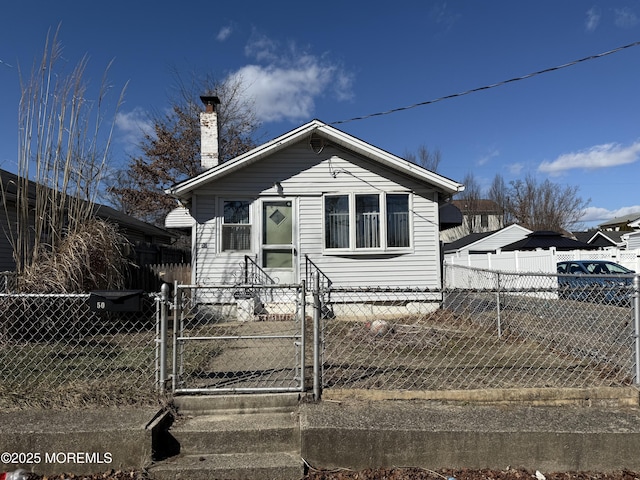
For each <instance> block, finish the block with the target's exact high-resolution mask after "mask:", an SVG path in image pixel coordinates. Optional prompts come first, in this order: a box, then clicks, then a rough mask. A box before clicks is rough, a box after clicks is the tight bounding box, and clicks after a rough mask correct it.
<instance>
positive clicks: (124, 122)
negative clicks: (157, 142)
mask: <svg viewBox="0 0 640 480" xmlns="http://www.w3.org/2000/svg"><path fill="white" fill-rule="evenodd" d="M115 123H116V128H117V129H118V131H119V132H120V136H119V140H120V141H121V142H122V143H125V144H128V145H138V144H139V143H140V140H141V139H142V137H143V136H144V135H145V134H146V133H153V124H152V123H151V121H150V119H149V116H148V115H147V114H146V112H145V111H143V110H142V109H140V108H136V109H133V110H131V111H130V112H122V111H120V112H118V114H117V115H116V121H115Z"/></svg>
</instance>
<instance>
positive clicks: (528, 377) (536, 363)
mask: <svg viewBox="0 0 640 480" xmlns="http://www.w3.org/2000/svg"><path fill="white" fill-rule="evenodd" d="M596 277H597V276H589V279H592V278H596ZM444 278H445V286H444V288H442V289H436V290H427V289H411V288H405V289H397V288H388V289H387V288H375V289H371V288H339V287H335V286H332V285H331V284H330V283H328V282H315V286H312V287H311V288H308V289H307V288H305V284H304V283H303V284H301V285H244V286H243V285H235V286H198V287H195V286H189V285H178V284H176V285H175V286H174V292H172V294H171V295H164V297H161V295H160V294H158V295H147V294H144V295H142V302H141V307H140V309H138V310H137V311H126V312H125V311H120V312H116V311H96V308H95V305H93V306H92V303H91V296H90V295H38V294H33V295H32V294H12V293H9V292H7V291H6V290H5V293H0V379H2V381H1V382H0V408H14V407H17V408H20V407H26V406H41V407H78V406H84V405H103V406H104V405H107V406H114V405H123V404H141V403H145V404H150V403H156V402H157V401H158V398H159V395H162V391H163V388H164V389H166V391H173V392H184V393H189V392H260V391H265V390H268V391H302V390H305V389H306V390H309V389H310V387H311V385H312V384H313V389H314V393H315V392H316V387H318V388H320V389H322V388H324V389H327V388H341V389H348V388H354V389H355V388H357V389H380V390H446V389H483V388H527V387H538V388H539V387H542V388H544V387H576V388H586V387H597V386H611V387H617V386H627V385H638V377H639V375H638V368H639V362H638V357H640V343H639V336H638V330H639V325H640V318H639V313H640V312H639V311H638V310H639V309H638V307H637V305H638V303H639V301H640V300H639V298H638V292H637V288H638V287H637V285H638V278H637V276H628V277H625V276H618V277H606V276H602V277H601V278H596V280H598V281H589V282H586V281H585V278H581V277H576V276H569V275H551V274H545V275H542V274H522V273H519V274H510V273H504V272H492V271H488V270H481V269H472V268H466V267H459V266H445V270H444ZM162 298H164V300H161V299H162ZM161 319H164V322H161V321H160V320H161ZM314 325H319V329H317V330H314ZM159 345H162V346H163V348H158V346H159ZM314 362H315V363H314Z"/></svg>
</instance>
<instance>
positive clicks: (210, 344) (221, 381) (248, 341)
mask: <svg viewBox="0 0 640 480" xmlns="http://www.w3.org/2000/svg"><path fill="white" fill-rule="evenodd" d="M168 289H169V287H168V286H165V288H164V294H165V295H166V297H167V299H168V298H169V295H168ZM173 290H174V291H173V301H171V302H169V301H167V302H166V304H165V305H166V306H165V307H164V308H165V309H166V311H165V312H164V314H162V313H161V315H160V316H161V317H163V316H164V318H165V319H166V321H165V322H162V321H161V322H160V327H159V332H158V338H159V343H160V344H161V348H160V349H159V350H160V354H159V356H160V358H159V364H160V373H159V376H160V383H161V385H164V386H165V387H166V388H167V389H169V383H170V389H171V390H172V391H173V392H174V393H229V392H235V393H240V392H291V391H303V390H304V389H305V381H304V377H305V354H304V352H305V323H307V318H306V314H305V311H306V309H305V289H304V283H303V284H301V285H233V286H231V285H228V286H226V285H225V286H223V285H215V286H195V285H178V284H174V286H173ZM163 342H165V343H164V348H162V343H163ZM163 351H164V352H165V353H164V355H163V353H162V352H163ZM163 357H164V358H163ZM163 366H164V369H165V371H164V372H163V371H162V370H163ZM167 370H169V371H170V372H171V373H170V375H167Z"/></svg>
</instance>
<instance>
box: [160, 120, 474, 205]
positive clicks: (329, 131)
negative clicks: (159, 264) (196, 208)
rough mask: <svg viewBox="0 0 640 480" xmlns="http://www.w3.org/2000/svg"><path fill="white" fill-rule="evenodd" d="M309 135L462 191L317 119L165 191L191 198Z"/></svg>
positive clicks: (447, 188)
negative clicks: (203, 186)
mask: <svg viewBox="0 0 640 480" xmlns="http://www.w3.org/2000/svg"><path fill="white" fill-rule="evenodd" d="M311 134H314V135H317V136H320V137H322V138H323V139H324V140H326V141H329V142H331V143H334V144H336V145H338V146H340V147H343V148H346V149H348V150H351V151H353V152H355V153H357V154H359V155H361V156H363V157H365V158H368V159H370V160H372V161H374V162H378V163H380V164H382V165H384V166H386V167H390V168H392V169H393V170H395V171H398V172H401V173H404V174H405V175H408V176H410V177H413V178H416V179H418V180H421V181H423V182H426V183H429V184H431V185H433V186H434V187H435V188H437V189H438V190H441V191H443V192H445V193H447V194H453V193H456V192H461V191H462V190H464V186H463V185H462V184H460V183H458V182H455V181H453V180H451V179H449V178H446V177H443V176H442V175H438V174H437V173H434V172H432V171H430V170H427V169H425V168H423V167H421V166H419V165H416V164H415V163H412V162H409V161H408V160H404V159H403V158H400V157H398V156H396V155H393V154H391V153H389V152H386V151H384V150H382V149H380V148H377V147H374V146H373V145H371V144H369V143H366V142H364V141H362V140H360V139H358V138H356V137H353V136H351V135H349V134H347V133H344V132H342V131H341V130H338V129H337V128H335V127H332V126H330V125H327V124H326V123H324V122H321V121H320V120H312V121H310V122H309V123H306V124H304V125H302V126H300V127H298V128H296V129H294V130H291V131H290V132H287V133H285V134H284V135H281V136H279V137H277V138H275V139H273V140H271V141H269V142H267V143H264V144H262V145H260V146H258V147H256V148H254V149H253V150H250V151H248V152H247V153H245V154H242V155H240V156H238V157H236V158H234V159H232V160H229V161H228V162H225V163H222V164H220V165H217V166H215V167H213V168H210V169H209V170H206V171H204V172H203V173H201V174H199V175H197V176H195V177H192V178H190V179H187V180H185V181H183V182H180V183H178V184H177V185H174V186H173V187H171V188H169V189H167V190H166V191H165V192H166V193H167V194H169V195H172V196H174V197H176V198H180V199H185V198H189V197H190V196H191V193H192V192H193V190H195V189H197V188H198V187H200V186H202V185H204V184H206V183H208V182H210V181H212V180H217V179H220V178H222V177H224V176H225V175H228V174H230V173H232V172H236V171H238V170H240V169H242V168H243V167H245V166H247V165H250V164H252V163H254V162H257V161H259V160H261V159H263V158H265V157H267V156H268V155H272V154H273V153H276V152H278V151H280V150H282V149H284V148H286V147H288V146H290V145H293V144H295V143H297V142H299V141H300V140H303V139H305V138H310V137H311Z"/></svg>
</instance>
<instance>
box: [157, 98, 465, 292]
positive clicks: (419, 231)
mask: <svg viewBox="0 0 640 480" xmlns="http://www.w3.org/2000/svg"><path fill="white" fill-rule="evenodd" d="M201 99H202V100H203V102H204V103H205V105H206V111H204V112H202V113H201V117H200V121H201V144H202V151H201V158H202V162H203V168H204V169H205V170H204V171H203V173H201V174H199V175H197V176H195V177H193V178H190V179H187V180H185V181H183V182H181V183H179V184H177V185H175V186H173V187H171V188H170V189H168V190H167V191H166V193H167V194H169V195H172V196H173V197H175V198H176V199H177V200H178V201H179V202H180V205H181V208H180V209H178V210H176V211H175V212H173V213H172V214H171V218H170V221H169V222H168V223H167V224H169V223H171V224H173V225H177V224H181V225H183V226H191V229H192V245H193V249H192V281H193V282H194V283H195V284H212V283H213V284H227V285H228V284H238V283H242V282H243V281H246V280H247V269H246V268H248V267H247V266H248V265H251V266H255V267H256V268H257V269H259V271H260V272H261V275H262V280H264V281H266V282H274V283H280V284H291V283H298V282H300V281H301V280H302V279H305V278H310V277H309V272H310V271H314V272H317V271H320V272H321V273H322V274H323V278H325V279H328V280H329V281H330V282H331V283H332V284H333V285H335V286H358V287H380V286H390V287H423V288H437V287H440V285H441V268H440V258H441V257H440V244H439V231H440V228H441V227H440V226H441V225H443V226H444V225H446V226H447V227H451V226H455V224H459V221H458V222H457V223H456V222H452V220H451V218H443V216H441V213H440V212H441V210H442V211H443V212H447V211H449V212H450V211H451V208H450V203H448V201H449V200H450V198H451V196H452V195H454V194H455V193H457V192H460V191H462V190H463V189H464V187H463V185H461V184H460V183H458V182H455V181H453V180H450V179H448V178H445V177H443V176H441V175H438V174H436V173H434V172H431V171H429V170H426V169H424V168H422V167H420V166H418V165H416V164H414V163H411V162H408V161H406V160H403V159H402V158H400V157H397V156H395V155H392V154H391V153H388V152H386V151H384V150H381V149H379V148H377V147H375V146H373V145H371V144H369V143H366V142H364V141H362V140H359V139H358V138H355V137H353V136H351V135H348V134H346V133H344V132H342V131H340V130H338V129H336V128H335V127H333V126H331V125H328V124H326V123H323V122H321V121H319V120H312V121H310V122H308V123H306V124H304V125H302V126H300V127H298V128H296V129H294V130H291V131H289V132H287V133H285V134H283V135H281V136H279V137H277V138H275V139H274V140H271V141H269V142H267V143H265V144H263V145H260V146H258V147H257V148H254V149H253V150H251V151H249V152H247V153H245V154H243V155H240V156H238V157H236V158H234V159H232V160H230V161H227V162H224V163H218V155H217V143H218V142H217V118H216V108H215V106H216V104H218V103H219V100H218V99H217V98H216V97H201ZM184 208H187V209H188V212H189V214H190V218H187V217H188V216H185V211H184ZM454 210H455V209H454ZM458 213H459V212H458ZM445 216H447V215H445ZM454 216H455V215H454ZM251 280H253V278H252V279H251Z"/></svg>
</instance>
